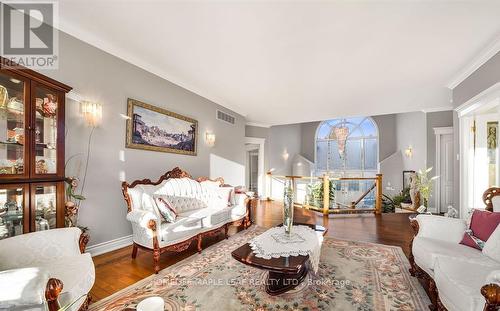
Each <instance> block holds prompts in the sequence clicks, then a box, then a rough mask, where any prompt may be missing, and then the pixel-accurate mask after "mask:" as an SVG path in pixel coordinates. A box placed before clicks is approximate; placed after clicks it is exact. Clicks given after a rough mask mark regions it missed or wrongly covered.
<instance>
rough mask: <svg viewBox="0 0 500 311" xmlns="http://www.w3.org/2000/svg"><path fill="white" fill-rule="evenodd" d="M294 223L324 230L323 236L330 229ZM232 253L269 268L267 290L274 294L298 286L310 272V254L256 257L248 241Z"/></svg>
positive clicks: (240, 260) (251, 263) (247, 261)
mask: <svg viewBox="0 0 500 311" xmlns="http://www.w3.org/2000/svg"><path fill="white" fill-rule="evenodd" d="M294 225H302V226H308V227H310V228H312V229H313V230H315V231H320V232H323V236H324V235H325V234H326V232H327V231H328V230H327V229H326V228H325V227H323V226H320V225H311V224H303V223H294ZM280 226H281V225H280ZM231 255H232V256H233V258H234V259H236V260H238V261H239V262H242V263H244V264H246V265H249V266H252V267H256V268H259V269H264V270H268V271H269V274H268V276H267V280H266V292H267V293H268V294H269V295H272V296H274V295H279V294H282V293H285V292H287V291H289V290H291V289H293V288H295V287H297V285H299V284H300V283H301V282H302V281H303V280H304V278H305V277H306V276H307V273H308V267H307V266H308V265H307V264H306V263H307V261H308V260H309V256H290V257H280V258H271V259H264V258H259V257H255V254H254V253H253V251H252V248H251V247H250V244H248V243H246V244H244V245H242V246H240V247H238V248H237V249H235V250H234V251H233V252H232V253H231Z"/></svg>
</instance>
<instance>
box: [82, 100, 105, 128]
mask: <svg viewBox="0 0 500 311" xmlns="http://www.w3.org/2000/svg"><path fill="white" fill-rule="evenodd" d="M80 110H81V112H82V116H83V118H84V119H85V123H87V125H88V126H90V127H96V126H98V125H99V124H100V123H101V120H102V105H101V104H99V103H94V102H91V101H82V102H80Z"/></svg>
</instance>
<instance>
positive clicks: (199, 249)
mask: <svg viewBox="0 0 500 311" xmlns="http://www.w3.org/2000/svg"><path fill="white" fill-rule="evenodd" d="M202 240H203V239H202V237H201V235H198V246H197V249H198V254H201V242H202Z"/></svg>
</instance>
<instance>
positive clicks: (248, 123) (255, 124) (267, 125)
mask: <svg viewBox="0 0 500 311" xmlns="http://www.w3.org/2000/svg"><path fill="white" fill-rule="evenodd" d="M245 125H249V126H257V127H265V128H270V127H271V125H269V124H264V123H256V122H247V123H245Z"/></svg>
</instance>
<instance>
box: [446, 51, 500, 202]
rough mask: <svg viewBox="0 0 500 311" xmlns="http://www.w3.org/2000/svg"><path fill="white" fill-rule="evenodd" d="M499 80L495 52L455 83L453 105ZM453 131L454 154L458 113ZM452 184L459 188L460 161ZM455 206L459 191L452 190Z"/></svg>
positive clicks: (499, 66) (498, 59) (499, 61)
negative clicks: (457, 83) (460, 81)
mask: <svg viewBox="0 0 500 311" xmlns="http://www.w3.org/2000/svg"><path fill="white" fill-rule="evenodd" d="M498 82H500V53H497V54H496V55H495V56H493V57H492V58H491V59H489V60H488V61H487V62H486V63H484V64H483V65H482V66H481V67H479V68H478V69H477V70H476V71H474V72H473V73H472V74H471V75H470V76H469V77H467V79H465V80H464V81H462V83H460V84H459V85H457V86H456V87H455V88H454V89H453V91H452V98H453V106H454V107H458V106H460V105H462V104H464V103H465V102H467V101H468V100H469V99H471V98H473V97H474V96H476V95H478V94H479V93H481V92H483V91H484V90H486V89H488V88H489V87H491V86H493V85H495V84H496V83H498ZM453 132H454V133H455V137H454V138H455V141H454V149H455V154H457V155H458V154H459V153H460V146H459V143H460V140H459V133H460V129H459V122H458V115H457V113H456V112H455V113H454V114H453ZM453 179H454V181H453V185H454V188H455V189H460V162H459V160H457V161H455V165H454V175H453ZM453 201H454V203H455V208H457V209H458V210H460V191H455V192H454V200H453Z"/></svg>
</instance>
